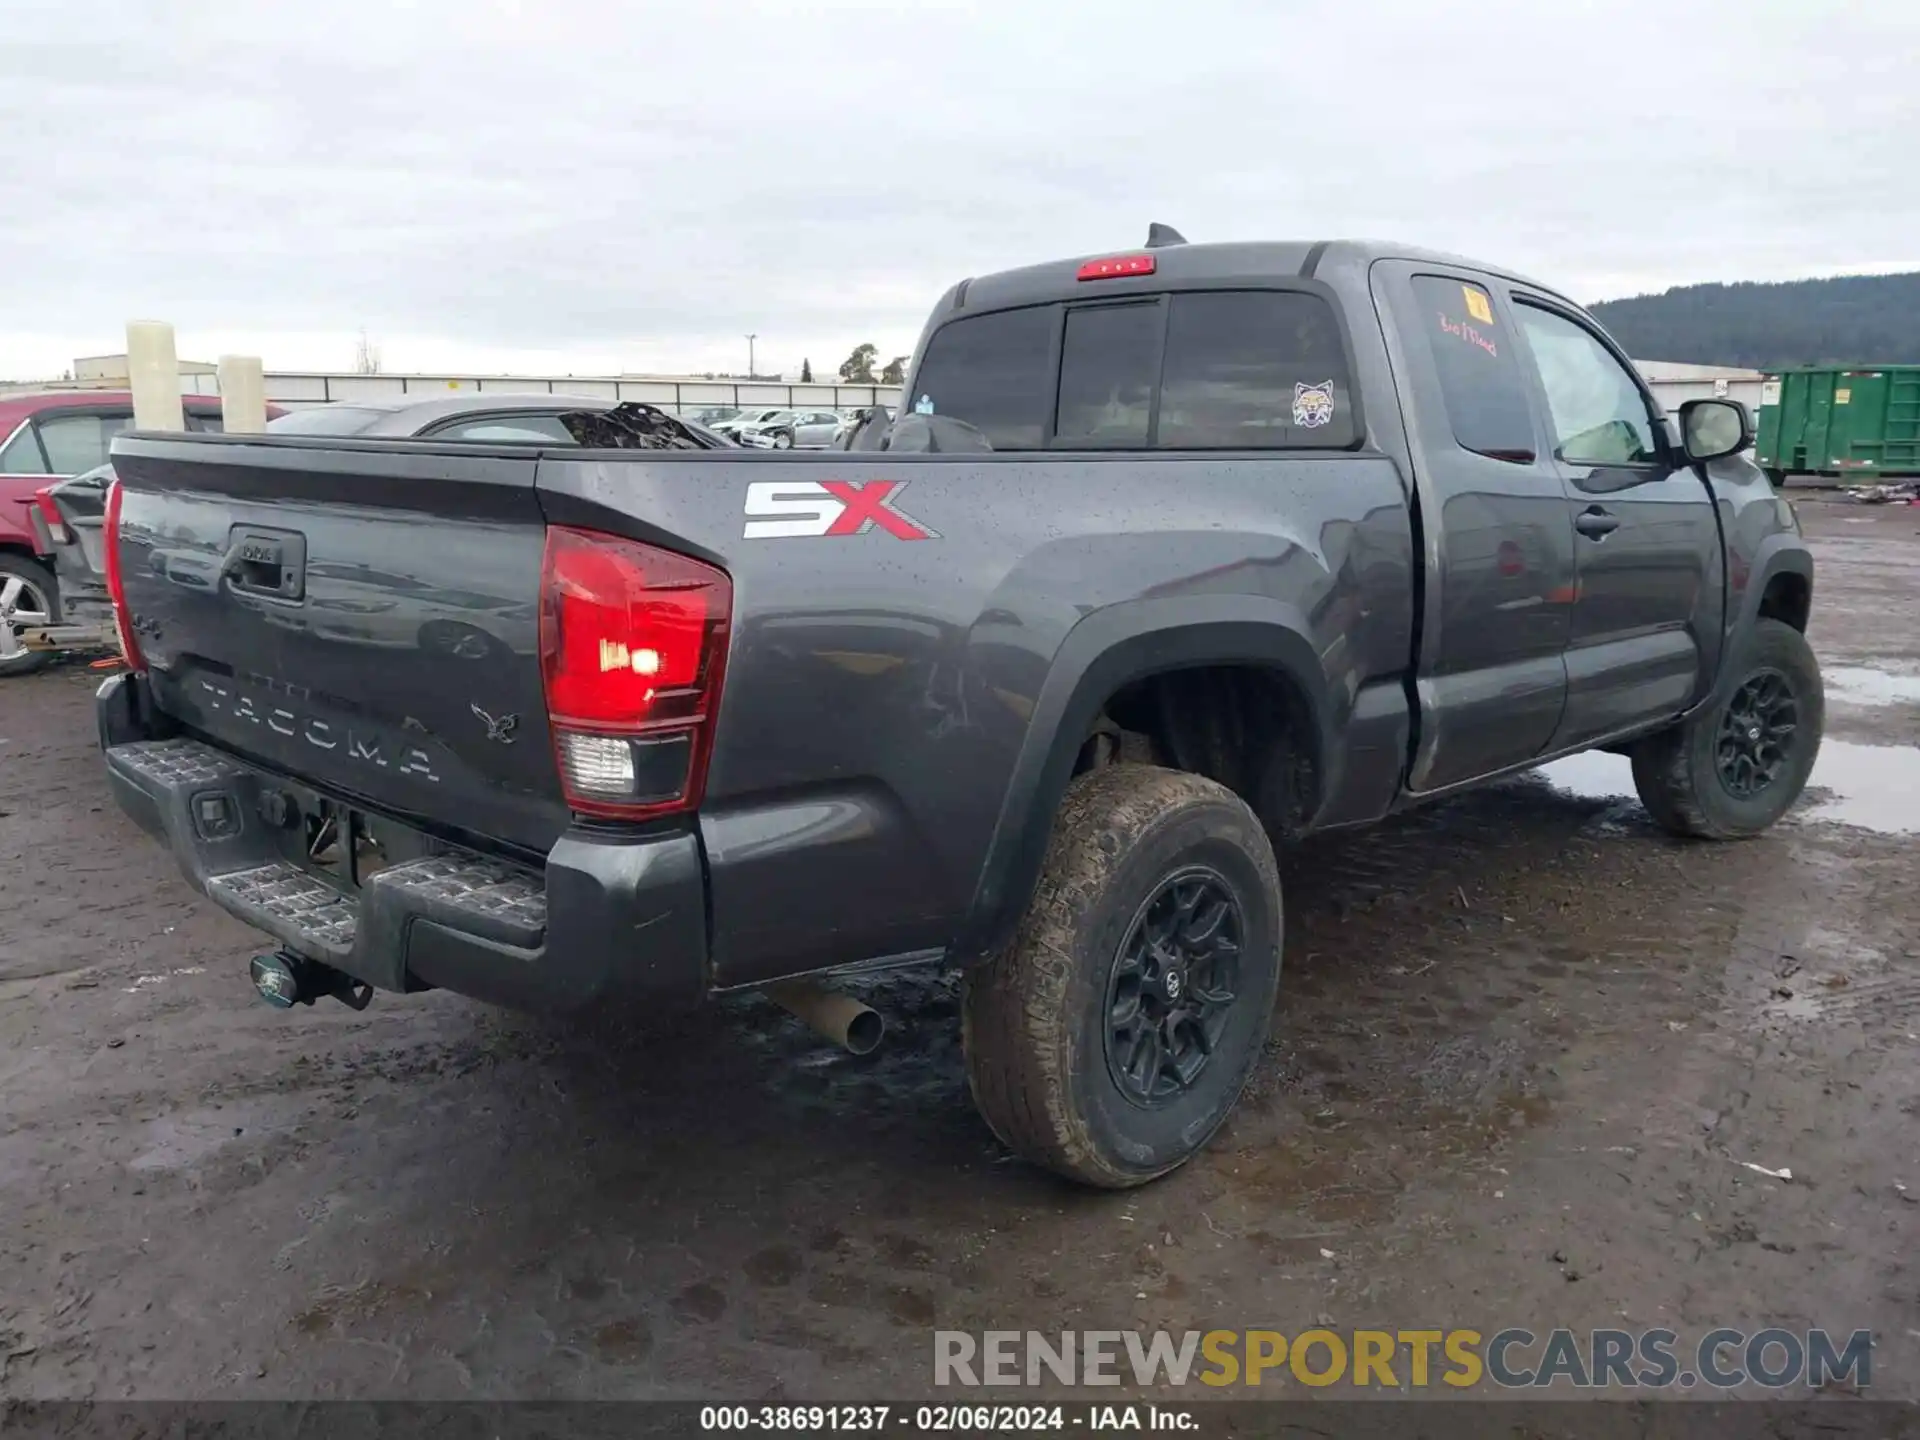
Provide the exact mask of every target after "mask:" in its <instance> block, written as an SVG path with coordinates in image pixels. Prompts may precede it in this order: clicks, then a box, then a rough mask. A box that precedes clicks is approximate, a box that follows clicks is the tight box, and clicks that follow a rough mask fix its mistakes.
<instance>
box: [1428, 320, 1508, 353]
mask: <svg viewBox="0 0 1920 1440" xmlns="http://www.w3.org/2000/svg"><path fill="white" fill-rule="evenodd" d="M1440 328H1441V329H1442V330H1444V331H1446V332H1447V334H1449V335H1458V336H1459V337H1460V338H1461V339H1462V340H1465V341H1466V342H1467V343H1468V344H1470V345H1478V346H1479V347H1480V348H1481V349H1482V350H1484V351H1486V352H1487V354H1489V355H1491V356H1493V357H1494V358H1495V359H1496V360H1497V359H1499V358H1500V349H1499V347H1498V346H1496V345H1495V344H1494V343H1493V339H1492V337H1490V336H1487V335H1482V334H1481V333H1480V332H1479V331H1478V330H1476V329H1474V328H1473V326H1471V325H1469V324H1467V322H1466V321H1464V320H1449V319H1448V318H1447V312H1446V311H1444V310H1442V311H1440Z"/></svg>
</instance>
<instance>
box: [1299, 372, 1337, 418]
mask: <svg viewBox="0 0 1920 1440" xmlns="http://www.w3.org/2000/svg"><path fill="white" fill-rule="evenodd" d="M1293 423H1294V424H1296V425H1298V426H1299V427H1300V428H1301V429H1302V430H1318V429H1319V428H1320V427H1321V426H1322V425H1330V424H1332V423H1333V381H1331V380H1322V381H1321V382H1320V383H1319V384H1318V385H1308V384H1307V383H1305V382H1304V381H1299V380H1296V381H1295V382H1294V386H1293Z"/></svg>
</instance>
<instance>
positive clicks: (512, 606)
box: [113, 437, 567, 851]
mask: <svg viewBox="0 0 1920 1440" xmlns="http://www.w3.org/2000/svg"><path fill="white" fill-rule="evenodd" d="M458 449H459V455H458V460H457V462H456V461H453V460H452V459H451V458H450V457H449V456H448V455H447V454H445V453H442V452H436V451H435V449H434V448H433V447H432V446H431V445H418V446H411V447H409V448H408V449H407V450H405V451H401V450H396V449H395V448H394V447H393V446H392V445H390V444H389V445H386V446H380V445H377V444H375V445H366V446H365V447H364V448H362V447H361V446H359V445H356V444H355V443H354V442H350V441H341V440H338V439H329V440H327V441H326V442H325V443H324V445H321V444H315V445H313V446H310V447H309V446H302V445H299V444H290V443H287V442H285V441H279V442H275V443H271V444H259V443H246V442H244V441H241V440H239V439H237V438H236V437H229V438H227V439H225V440H220V439H192V440H184V439H182V440H174V439H154V438H138V439H125V438H123V439H122V440H120V441H119V442H117V443H116V445H115V448H114V457H113V463H114V469H115V472H116V474H117V475H118V477H119V480H120V484H121V487H122V488H121V501H120V518H119V534H120V539H119V557H120V571H121V577H122V583H123V585H124V589H125V596H126V601H127V608H128V609H129V611H130V612H131V617H130V618H131V623H132V626H133V631H134V636H135V639H136V641H137V643H138V644H139V646H140V649H141V652H142V654H143V656H144V658H145V660H146V663H147V665H148V667H149V672H150V677H151V683H152V686H153V693H154V698H155V700H156V702H157V703H158V704H159V706H160V707H161V708H162V709H163V710H165V711H166V712H167V713H169V714H170V715H172V716H174V717H175V718H176V719H178V720H179V721H181V722H182V723H183V724H185V725H186V726H187V727H189V728H190V729H192V730H194V731H197V732H199V733H200V734H202V735H204V736H205V737H206V738H208V739H210V740H212V741H214V742H215V743H217V744H220V745H223V746H226V747H228V748H230V749H232V750H235V751H237V752H239V753H241V754H243V755H246V756H250V757H252V758H254V759H255V760H257V761H259V762H261V763H263V764H265V765H267V766H269V767H272V768H275V769H278V770H281V771H284V772H286V773H288V774H291V775H293V776H296V777H299V778H301V779H304V780H307V781H309V782H311V783H312V784H314V785H316V786H319V787H322V788H323V789H326V790H330V791H333V792H336V793H338V794H340V795H342V796H343V797H345V798H347V799H350V800H354V801H357V802H359V803H362V804H364V805H366V806H367V807H369V808H372V809H376V810H383V811H386V812H389V813H394V814H401V815H417V816H431V817H432V819H433V820H434V821H435V822H436V823H437V824H438V825H440V826H442V827H444V828H449V829H453V830H456V831H461V832H466V833H468V834H471V835H474V836H479V837H486V838H489V839H492V840H497V841H504V842H507V843H509V844H511V845H516V846H520V847H524V848H526V849H529V850H537V851H545V850H546V849H547V847H548V846H550V845H551V844H552V843H553V841H554V840H555V839H556V838H557V837H558V836H559V835H560V834H561V832H562V831H563V830H564V829H565V827H566V823H567V810H566V806H565V803H564V801H563V798H562V795H561V792H560V786H559V781H558V777H557V774H556V772H555V768H554V757H553V749H552V745H551V743H550V740H549V736H548V731H547V721H546V704H545V696H544V691H543V687H542V682H541V674H540V658H539V614H538V605H539V593H540V567H541V556H542V551H543V546H544V537H545V529H544V522H543V519H542V516H541V511H540V506H539V503H538V501H537V499H536V497H535V492H534V470H535V460H534V458H533V456H531V455H528V454H524V453H520V454H516V453H513V452H511V451H505V450H480V449H477V448H476V447H474V446H471V445H463V446H460V447H458Z"/></svg>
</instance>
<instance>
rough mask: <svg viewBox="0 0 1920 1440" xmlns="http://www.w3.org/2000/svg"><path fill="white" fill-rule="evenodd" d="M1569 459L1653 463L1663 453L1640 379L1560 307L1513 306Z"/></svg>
mask: <svg viewBox="0 0 1920 1440" xmlns="http://www.w3.org/2000/svg"><path fill="white" fill-rule="evenodd" d="M1514 308H1515V310H1516V312H1517V313H1518V315H1519V318H1520V327H1521V329H1523V330H1524V331H1525V332H1526V336H1527V348H1528V349H1529V350H1530V351H1531V352H1532V354H1533V367H1534V370H1535V372H1536V374H1537V375H1538V376H1539V380H1540V388H1541V392H1542V393H1543V394H1544V395H1545V396H1546V400H1547V410H1548V413H1549V415H1550V416H1551V417H1552V420H1553V432H1554V445H1555V454H1556V455H1557V456H1558V457H1559V459H1560V460H1561V461H1563V462H1564V463H1565V464H1568V465H1587V466H1614V465H1657V464H1659V463H1661V460H1662V458H1663V457H1662V453H1661V447H1660V441H1659V437H1658V436H1657V435H1656V434H1655V433H1654V428H1653V416H1652V412H1651V411H1650V410H1649V408H1648V404H1647V396H1646V392H1645V391H1644V390H1642V388H1641V385H1640V381H1639V379H1638V377H1636V376H1635V375H1634V374H1633V373H1632V372H1631V371H1630V370H1629V369H1628V368H1627V366H1626V365H1625V364H1624V363H1622V361H1621V360H1620V358H1619V357H1618V356H1617V355H1615V354H1614V352H1613V350H1612V349H1611V347H1609V346H1608V345H1607V344H1606V342H1605V341H1603V340H1601V339H1600V337H1599V336H1598V335H1596V334H1594V333H1593V332H1592V331H1591V330H1589V329H1588V328H1587V327H1586V326H1585V325H1583V324H1581V323H1580V322H1579V321H1577V320H1575V319H1574V318H1573V317H1572V316H1570V315H1567V314H1565V313H1563V312H1561V311H1559V310H1551V309H1548V308H1547V307H1545V306H1544V305H1539V304H1535V303H1533V302H1531V301H1528V300H1525V299H1520V298H1518V297H1516V303H1515V306H1514Z"/></svg>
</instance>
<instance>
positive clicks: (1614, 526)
mask: <svg viewBox="0 0 1920 1440" xmlns="http://www.w3.org/2000/svg"><path fill="white" fill-rule="evenodd" d="M1573 528H1574V529H1576V530H1578V531H1579V532H1580V533H1581V534H1582V535H1584V536H1586V537H1587V538H1588V539H1589V540H1604V539H1606V538H1607V536H1609V535H1611V534H1612V533H1613V532H1614V531H1616V530H1618V529H1619V528H1620V517H1619V516H1618V515H1609V514H1608V513H1607V512H1606V511H1605V510H1602V509H1601V508H1600V507H1599V506H1598V505H1589V506H1588V507H1587V508H1586V509H1585V510H1582V511H1581V512H1580V513H1579V514H1578V515H1576V516H1574V517H1573Z"/></svg>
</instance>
